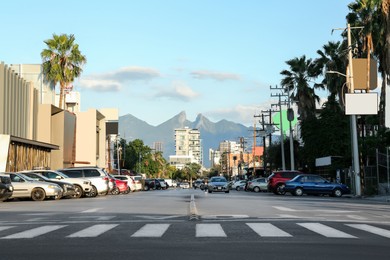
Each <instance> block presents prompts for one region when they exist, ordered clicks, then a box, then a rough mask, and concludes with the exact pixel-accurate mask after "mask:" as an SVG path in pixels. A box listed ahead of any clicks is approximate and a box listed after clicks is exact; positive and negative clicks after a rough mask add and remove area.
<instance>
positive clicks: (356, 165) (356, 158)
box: [329, 24, 370, 196]
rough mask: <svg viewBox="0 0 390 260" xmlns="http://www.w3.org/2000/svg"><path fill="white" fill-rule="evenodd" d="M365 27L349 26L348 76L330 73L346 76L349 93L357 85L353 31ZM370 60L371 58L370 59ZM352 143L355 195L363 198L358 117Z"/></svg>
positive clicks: (352, 120)
mask: <svg viewBox="0 0 390 260" xmlns="http://www.w3.org/2000/svg"><path fill="white" fill-rule="evenodd" d="M362 28H364V27H362V26H359V27H351V25H350V24H347V38H348V39H347V40H348V70H347V75H343V74H342V73H340V72H334V71H331V72H329V73H337V74H340V75H343V76H346V78H347V83H349V93H355V85H354V79H353V61H352V42H351V29H362ZM333 30H345V28H337V29H333ZM368 59H370V57H368ZM351 143H352V158H353V159H352V164H353V172H354V175H355V195H356V196H361V194H362V190H361V179H360V165H359V146H358V135H357V126H356V115H354V114H352V115H351Z"/></svg>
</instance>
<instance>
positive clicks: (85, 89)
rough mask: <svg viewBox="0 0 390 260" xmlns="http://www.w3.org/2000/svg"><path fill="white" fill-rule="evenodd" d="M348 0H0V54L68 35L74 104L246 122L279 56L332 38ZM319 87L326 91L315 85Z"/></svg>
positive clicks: (275, 81) (275, 80)
mask: <svg viewBox="0 0 390 260" xmlns="http://www.w3.org/2000/svg"><path fill="white" fill-rule="evenodd" d="M351 2H352V0H321V1H319V0H295V1H291V0H279V1H262V0H137V1H136V0H127V1H119V0H111V1H99V0H95V1H92V2H91V1H80V0H68V1H65V2H63V3H62V4H59V2H58V3H57V2H53V1H40V0H36V1H28V0H19V1H7V2H3V3H2V4H1V8H0V17H1V20H2V21H3V23H2V25H1V26H0V35H1V40H0V61H3V62H4V63H6V64H19V63H24V64H37V63H41V57H40V52H41V51H42V49H44V48H45V47H46V45H45V44H44V42H43V41H44V40H46V39H49V38H52V35H53V33H55V34H62V33H66V34H74V35H75V37H76V43H77V44H79V46H80V47H79V48H80V50H81V52H82V53H83V54H84V55H86V57H87V64H86V65H85V67H84V71H83V74H82V76H81V77H80V78H79V79H78V80H77V81H76V82H75V83H74V86H75V90H76V91H79V92H80V93H81V107H82V110H87V109H88V108H106V107H110V108H111V107H115V108H118V109H119V115H120V116H122V115H125V114H132V115H134V116H136V117H138V118H139V119H142V120H144V121H146V122H147V123H149V124H151V125H158V124H161V123H163V122H164V121H166V120H168V119H170V118H171V117H172V116H175V115H177V114H178V113H180V112H181V111H185V112H186V114H187V119H188V120H190V121H194V120H195V118H196V116H197V115H198V114H199V113H201V114H203V115H204V116H206V117H208V118H209V119H210V120H211V121H213V122H217V121H219V120H221V119H227V120H230V121H234V122H237V123H242V124H244V125H246V126H250V125H253V122H254V117H253V116H254V115H255V114H259V113H260V112H261V110H268V109H269V108H271V106H270V104H271V103H276V102H277V100H276V98H274V97H271V91H270V89H269V86H271V85H272V86H276V85H280V80H281V79H282V77H281V75H280V72H281V71H282V70H284V69H288V67H287V65H286V64H285V62H286V61H287V60H289V59H292V58H295V57H300V56H302V55H306V57H308V58H313V59H314V58H317V54H316V51H317V50H319V49H322V46H323V45H324V44H326V43H327V42H328V41H339V40H341V37H340V31H336V32H334V33H333V34H331V31H332V29H334V28H339V27H345V26H346V20H345V17H346V15H347V13H348V8H347V5H348V4H349V3H351ZM323 94H326V93H323Z"/></svg>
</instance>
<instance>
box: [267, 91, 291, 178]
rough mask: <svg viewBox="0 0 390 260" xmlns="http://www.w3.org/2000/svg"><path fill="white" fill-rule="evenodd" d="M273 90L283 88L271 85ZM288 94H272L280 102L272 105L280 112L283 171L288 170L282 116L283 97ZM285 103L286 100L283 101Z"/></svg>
mask: <svg viewBox="0 0 390 260" xmlns="http://www.w3.org/2000/svg"><path fill="white" fill-rule="evenodd" d="M269 88H270V89H271V90H282V89H283V88H278V87H277V86H276V87H275V88H272V86H270V87H269ZM285 96H287V95H286V94H281V93H279V94H276V95H274V94H272V93H271V97H278V98H279V102H278V103H277V104H271V106H278V107H279V113H280V146H281V151H282V169H283V171H285V170H286V162H285V156H284V133H283V116H282V97H285ZM283 103H285V101H283Z"/></svg>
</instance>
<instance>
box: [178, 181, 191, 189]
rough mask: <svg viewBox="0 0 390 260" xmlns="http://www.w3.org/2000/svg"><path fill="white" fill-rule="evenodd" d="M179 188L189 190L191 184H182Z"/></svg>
mask: <svg viewBox="0 0 390 260" xmlns="http://www.w3.org/2000/svg"><path fill="white" fill-rule="evenodd" d="M179 187H180V188H182V189H189V188H190V184H189V183H188V182H180V184H179Z"/></svg>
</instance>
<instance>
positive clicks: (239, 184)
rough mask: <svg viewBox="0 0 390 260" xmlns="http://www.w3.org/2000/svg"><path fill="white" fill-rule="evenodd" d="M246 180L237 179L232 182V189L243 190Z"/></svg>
mask: <svg viewBox="0 0 390 260" xmlns="http://www.w3.org/2000/svg"><path fill="white" fill-rule="evenodd" d="M246 183H247V180H238V181H235V182H233V184H232V189H234V190H244V189H245V186H246Z"/></svg>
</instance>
